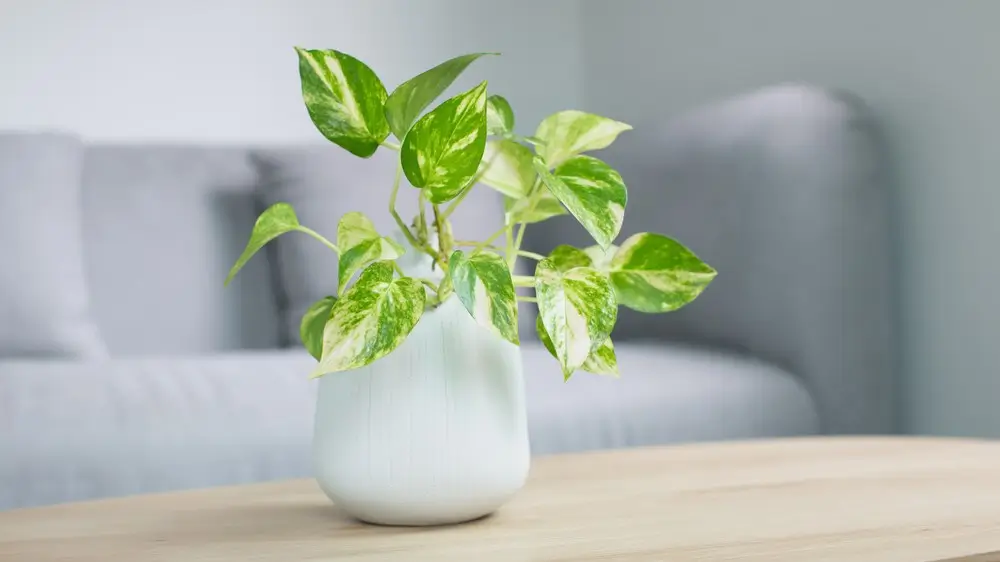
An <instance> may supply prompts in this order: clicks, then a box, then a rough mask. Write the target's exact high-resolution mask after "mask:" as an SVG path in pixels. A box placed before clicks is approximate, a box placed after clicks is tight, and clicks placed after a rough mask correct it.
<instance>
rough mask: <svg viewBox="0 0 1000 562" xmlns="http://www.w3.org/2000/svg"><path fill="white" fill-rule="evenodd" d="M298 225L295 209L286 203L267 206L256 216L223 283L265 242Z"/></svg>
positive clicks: (294, 228) (234, 274)
mask: <svg viewBox="0 0 1000 562" xmlns="http://www.w3.org/2000/svg"><path fill="white" fill-rule="evenodd" d="M299 226H300V225H299V219H298V217H297V216H296V215H295V209H293V208H292V206H291V205H289V204H288V203H275V204H274V205H271V206H270V207H268V208H267V210H265V211H264V212H263V213H261V214H260V216H259V217H257V222H255V223H254V225H253V231H251V232H250V240H249V241H248V242H247V245H246V248H244V249H243V253H242V254H240V257H239V258H237V260H236V263H235V264H233V267H232V268H231V269H230V270H229V275H227V276H226V283H225V284H226V285H229V282H230V281H232V280H233V277H236V274H237V273H239V271H240V269H242V268H243V266H244V265H246V263H247V262H248V261H250V258H252V257H253V255H254V254H256V253H257V252H258V251H260V249H261V248H263V247H264V245H265V244H267V243H268V242H270V241H271V240H274V239H275V238H277V237H278V236H281V235H282V234H284V233H286V232H291V231H293V230H298V228H299Z"/></svg>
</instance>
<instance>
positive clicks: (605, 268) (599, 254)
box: [583, 244, 618, 273]
mask: <svg viewBox="0 0 1000 562" xmlns="http://www.w3.org/2000/svg"><path fill="white" fill-rule="evenodd" d="M617 251H618V246H615V245H614V244H612V245H610V246H608V248H607V249H606V250H605V249H604V248H602V247H600V246H588V247H586V248H584V249H583V252H584V253H585V254H587V256H588V257H589V258H590V261H592V262H593V264H594V269H596V270H597V271H602V272H604V273H607V272H609V271H611V260H612V258H614V257H615V252H617Z"/></svg>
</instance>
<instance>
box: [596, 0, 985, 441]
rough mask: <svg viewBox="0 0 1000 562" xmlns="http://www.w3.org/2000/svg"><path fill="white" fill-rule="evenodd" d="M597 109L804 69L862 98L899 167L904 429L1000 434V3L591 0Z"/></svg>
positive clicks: (668, 110)
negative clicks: (886, 137)
mask: <svg viewBox="0 0 1000 562" xmlns="http://www.w3.org/2000/svg"><path fill="white" fill-rule="evenodd" d="M582 21H583V36H584V38H585V47H586V48H585V59H584V60H586V61H587V66H586V68H585V77H584V86H585V90H586V93H587V99H586V103H587V106H588V107H590V108H591V109H593V110H595V111H601V112H603V113H606V114H609V115H612V116H614V117H617V118H620V119H623V120H625V121H628V122H632V123H636V124H637V125H638V124H640V123H642V121H643V119H644V118H647V117H652V116H658V117H663V116H672V115H676V114H677V113H680V112H682V111H684V110H687V109H690V108H692V107H695V106H698V105H700V104H703V103H706V102H709V101H710V100H714V99H718V98H722V97H726V96H730V95H734V94H737V93H739V92H741V91H745V90H748V89H752V88H756V87H759V86H763V85H767V84H771V83H775V82H782V81H789V80H796V81H800V80H803V81H810V82H814V83H818V84H821V85H829V86H836V87H843V88H847V89H850V90H853V91H854V92H856V93H858V94H860V95H861V96H862V97H864V98H865V99H866V100H867V101H868V102H869V104H871V105H872V106H873V107H874V109H875V111H876V112H877V114H878V116H879V118H880V120H881V121H882V122H883V124H884V126H885V127H886V129H887V132H888V135H889V137H890V141H891V143H892V145H893V150H894V152H895V155H894V156H895V160H896V162H897V164H898V167H899V175H900V180H901V182H900V183H901V190H900V191H901V192H900V194H899V201H898V206H899V215H900V216H899V221H898V222H899V228H900V232H899V233H898V238H899V239H900V241H901V244H900V245H901V260H902V264H901V269H902V271H901V273H902V279H901V283H900V287H899V290H900V291H901V294H900V300H901V302H902V311H901V314H902V354H903V357H902V360H903V365H902V370H903V372H902V388H901V389H900V391H901V402H902V404H901V405H902V410H903V416H904V420H903V422H904V427H906V428H907V429H909V430H911V431H913V432H918V433H938V434H968V435H990V436H1000V406H998V405H997V403H998V400H1000V342H998V340H1000V291H998V290H997V287H998V285H1000V251H998V250H997V246H998V242H1000V219H998V215H1000V58H998V57H997V54H998V53H1000V34H998V33H997V22H1000V2H997V1H995V0H947V1H944V0H942V1H934V0H753V1H744V2H737V1H732V0H661V1H659V2H651V1H643V0H617V1H615V2H602V1H598V0H590V1H588V2H587V3H586V5H585V8H584V10H583V14H582Z"/></svg>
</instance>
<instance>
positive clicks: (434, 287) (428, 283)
mask: <svg viewBox="0 0 1000 562" xmlns="http://www.w3.org/2000/svg"><path fill="white" fill-rule="evenodd" d="M417 281H420V282H421V283H423V284H424V286H425V287H427V288H429V289H430V290H432V291H434V294H435V295H436V294H438V287H437V285H435V284H434V283H433V282H432V281H431V280H430V279H424V278H423V277H418V278H417Z"/></svg>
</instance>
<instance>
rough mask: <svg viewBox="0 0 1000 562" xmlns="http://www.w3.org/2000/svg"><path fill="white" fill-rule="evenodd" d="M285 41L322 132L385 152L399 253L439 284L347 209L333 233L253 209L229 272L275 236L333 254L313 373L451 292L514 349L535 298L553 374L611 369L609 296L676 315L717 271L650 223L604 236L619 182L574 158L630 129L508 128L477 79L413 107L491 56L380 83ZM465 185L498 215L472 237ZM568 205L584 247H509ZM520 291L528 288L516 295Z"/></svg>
mask: <svg viewBox="0 0 1000 562" xmlns="http://www.w3.org/2000/svg"><path fill="white" fill-rule="evenodd" d="M296 52H297V53H298V58H299V75H300V78H301V82H302V98H303V100H304V101H305V106H306V109H307V110H308V113H309V117H310V118H311V119H312V122H313V123H314V124H315V125H316V128H317V129H318V130H319V132H320V133H322V134H323V136H325V137H326V138H327V139H329V140H330V141H331V142H333V143H334V144H337V145H338V146H340V147H341V148H343V149H344V150H347V151H348V152H350V153H352V154H354V155H355V156H358V157H360V158H368V157H370V156H371V155H372V154H374V153H375V151H376V150H379V149H385V150H392V151H395V152H397V153H398V155H399V158H398V162H399V164H398V166H397V169H396V174H395V181H394V182H393V185H392V187H391V191H389V196H388V207H389V212H390V213H391V214H392V217H393V219H394V220H395V222H396V225H397V226H398V228H399V230H400V231H401V232H402V234H403V236H405V238H406V241H407V242H408V245H409V246H410V248H412V251H417V252H422V253H424V254H426V255H427V256H429V257H430V259H431V260H433V262H434V264H435V267H438V268H440V270H441V272H442V273H443V275H442V277H441V278H440V280H437V279H425V278H414V277H409V276H407V275H406V273H405V272H403V271H402V270H401V269H400V267H399V266H398V265H397V264H396V262H395V260H396V259H397V258H399V257H400V256H401V255H403V253H404V252H405V251H406V249H405V248H404V247H403V246H402V245H400V244H399V243H397V242H396V241H394V240H393V239H392V238H389V237H386V236H384V235H382V234H381V233H379V232H376V230H375V227H374V226H373V224H372V221H371V220H369V219H368V218H367V217H366V216H364V215H363V214H361V213H357V212H351V213H347V214H346V215H344V216H343V217H341V218H340V222H339V224H338V227H337V240H336V243H334V242H331V241H329V240H327V239H325V238H323V237H322V236H321V235H319V234H318V233H316V232H315V231H313V230H311V229H309V228H308V227H306V226H303V225H301V224H299V221H298V218H297V217H296V215H295V211H294V210H293V209H292V207H291V206H290V205H288V204H287V203H277V204H275V205H273V206H272V207H270V208H268V209H267V210H266V211H264V212H263V213H262V214H261V215H260V217H259V218H258V219H257V222H256V224H255V225H254V228H253V232H252V233H251V235H250V241H249V242H248V244H247V247H246V249H245V250H244V251H243V254H242V255H241V256H240V257H239V259H238V260H237V261H236V263H235V265H233V268H232V270H231V271H230V273H229V277H228V278H227V280H226V282H227V283H228V282H229V281H230V280H231V279H232V278H233V276H234V275H236V273H237V272H238V271H239V270H240V268H241V267H242V266H243V265H244V264H245V263H246V262H247V260H249V259H250V258H251V257H252V256H253V255H254V253H256V252H257V251H258V250H260V249H261V248H262V247H263V246H264V245H265V244H267V243H268V242H269V241H271V240H273V239H274V238H276V237H277V236H279V235H281V234H285V233H288V232H293V231H298V232H302V233H304V234H307V235H309V236H312V237H313V238H316V239H317V240H319V241H320V242H321V243H323V244H325V245H326V246H328V247H329V248H330V249H331V250H333V252H334V253H335V254H337V255H338V256H339V257H338V259H339V263H338V270H339V275H338V278H339V279H338V280H339V283H340V285H339V290H338V293H339V294H338V295H336V296H334V295H331V296H328V297H325V298H323V299H321V300H319V301H318V302H316V303H315V304H313V305H312V306H311V307H310V309H309V310H308V311H307V312H306V314H305V316H304V317H303V319H302V324H301V337H302V342H303V345H305V347H306V349H307V350H308V351H309V353H310V354H312V355H313V357H315V358H316V359H317V361H318V364H317V366H316V369H315V370H314V371H313V376H320V375H324V374H328V373H333V372H338V371H346V370H349V369H354V368H357V367H361V366H364V365H367V364H369V363H371V362H373V361H375V360H377V359H379V358H381V357H383V356H385V355H386V354H388V353H390V352H391V351H392V350H394V349H395V348H396V347H398V346H399V344H400V343H401V342H402V341H403V340H404V339H405V338H406V336H407V335H408V334H409V333H410V331H411V330H412V329H413V327H414V326H415V325H416V324H417V322H419V321H420V318H421V316H422V315H423V314H424V313H425V311H427V310H430V309H433V308H436V307H437V306H439V305H440V304H441V303H443V302H444V301H445V300H446V299H448V298H452V296H454V297H456V298H458V299H459V300H460V301H461V302H462V304H463V305H464V306H465V308H466V309H467V310H468V311H469V313H470V314H471V315H472V317H473V318H474V319H475V320H476V322H478V323H479V324H481V325H482V326H484V327H486V328H487V329H489V330H492V331H493V332H494V333H495V334H496V335H497V336H498V337H501V338H503V339H505V340H507V341H509V342H510V343H512V344H515V345H517V344H519V341H520V339H519V337H518V322H517V306H518V301H527V302H536V303H537V305H538V309H539V315H538V320H537V322H536V329H537V331H538V335H539V337H540V339H541V341H542V342H543V343H544V345H545V347H546V348H547V349H548V350H549V351H550V352H551V353H552V355H553V356H554V357H555V358H556V359H557V360H558V361H559V364H560V366H561V367H562V372H563V375H564V377H565V378H567V379H568V378H569V377H570V375H572V373H573V372H574V371H576V370H584V371H588V372H591V373H597V374H610V375H617V374H618V366H617V362H616V359H615V351H614V346H613V344H612V343H611V339H610V334H611V330H612V328H613V327H614V325H615V320H616V318H617V314H618V306H619V305H623V306H626V307H628V308H632V309H634V310H638V311H641V312H649V313H659V312H668V311H671V310H676V309H677V308H680V307H681V306H683V305H685V304H687V303H688V302H690V301H692V300H693V299H694V298H695V297H697V296H698V295H699V294H700V293H701V292H702V290H703V289H704V288H705V287H706V286H707V285H708V284H709V282H711V280H712V279H713V278H714V277H715V274H716V272H715V270H713V269H712V268H711V267H709V266H708V265H706V264H705V263H703V262H702V261H701V260H700V259H698V257H697V256H695V255H694V254H693V253H692V252H691V251H689V250H688V249H687V248H685V247H684V246H682V245H681V244H680V243H678V242H676V241H674V240H672V239H670V238H668V237H666V236H663V235H660V234H652V233H641V234H636V235H634V236H631V237H629V238H628V239H627V240H625V241H624V242H622V243H621V246H615V245H614V241H615V239H616V237H617V236H618V233H619V231H620V230H621V226H622V220H623V218H624V216H625V206H626V202H627V199H628V196H627V191H626V188H625V183H624V182H623V181H622V178H621V176H620V175H619V174H618V172H616V171H615V170H614V169H612V168H611V167H610V166H608V165H607V164H606V163H604V162H603V161H601V160H599V159H597V158H595V157H593V156H590V155H588V154H586V153H589V152H592V151H595V150H598V149H602V148H605V147H607V146H608V145H610V144H611V143H612V142H613V141H614V140H615V139H616V138H617V137H618V135H619V134H621V133H623V132H625V131H628V130H630V129H631V128H632V127H630V126H629V125H626V124H625V123H621V122H618V121H615V120H613V119H608V118H606V117H601V116H598V115H593V114H590V113H584V112H582V111H574V110H567V111H560V112H558V113H555V114H553V115H550V116H548V117H546V118H545V119H544V120H542V122H541V123H540V124H539V125H538V127H537V129H536V130H535V133H534V135H532V136H527V137H525V136H520V135H518V134H517V133H515V132H514V112H513V111H512V109H511V106H510V104H509V103H508V102H507V100H506V99H504V98H503V97H501V96H499V95H495V94H494V95H489V94H488V92H487V87H486V82H485V81H484V82H482V83H480V84H479V85H478V86H476V87H474V88H472V89H471V90H468V91H466V92H462V93H460V94H458V95H456V96H454V97H452V98H450V99H448V100H446V101H444V102H442V103H441V104H439V105H437V106H436V107H434V108H433V109H431V110H430V111H427V112H426V113H425V110H426V109H427V108H428V107H429V106H430V105H431V104H432V103H433V102H434V101H435V100H436V99H437V98H438V97H439V96H440V95H441V94H442V93H443V92H444V91H445V89H447V88H448V86H449V85H451V84H452V82H453V81H454V80H455V79H456V78H457V77H458V76H459V75H460V74H461V73H462V72H463V71H464V70H465V69H466V68H467V67H468V66H469V65H470V64H471V63H472V62H474V61H475V60H476V59H478V58H480V57H483V56H486V55H489V54H492V53H475V54H469V55H463V56H460V57H456V58H453V59H451V60H449V61H446V62H444V63H441V64H440V65H438V66H435V67H434V68H431V69H430V70H427V71H426V72H423V73H422V74H419V75H417V76H415V77H414V78H412V79H410V80H408V81H406V82H404V83H403V84H400V85H399V86H397V87H396V89H395V90H393V91H392V93H388V92H387V91H386V89H385V86H384V85H383V84H382V82H381V80H379V78H378V76H377V75H376V74H375V72H374V71H372V69H371V68H369V67H368V66H367V65H365V64H364V63H362V62H361V61H359V60H358V59H356V58H354V57H352V56H350V55H347V54H345V53H342V52H339V51H334V50H308V49H302V48H296ZM390 135H393V136H395V138H396V140H397V141H398V142H395V141H391V140H389V136H390ZM404 176H405V178H406V180H407V183H409V185H411V186H413V188H415V189H416V190H417V191H416V192H415V193H414V196H415V197H417V199H418V200H419V207H418V208H419V215H418V216H417V217H415V218H414V220H413V222H411V223H407V222H406V221H404V220H403V218H402V217H400V215H399V213H397V212H396V200H397V197H398V196H399V194H400V186H401V185H402V183H403V181H402V180H403V177H404ZM478 184H483V185H486V186H489V187H491V188H493V189H495V190H497V191H499V192H500V193H502V194H503V195H504V196H505V216H504V218H505V220H504V226H503V228H501V229H499V230H497V231H496V232H495V233H493V235H491V236H489V237H488V238H486V239H485V240H476V241H468V240H462V239H456V237H455V235H454V233H453V232H452V228H451V224H450V222H449V220H448V219H449V217H451V216H452V214H453V213H455V212H456V211H457V210H458V209H459V208H460V206H461V203H462V200H463V199H464V198H465V196H466V195H468V193H469V192H470V191H471V190H472V189H474V188H475V187H476V186H477V185H478ZM567 212H568V213H569V214H571V215H573V217H575V218H576V220H577V221H579V222H580V224H581V225H583V227H584V228H585V229H586V230H587V232H589V233H590V235H591V236H592V237H593V239H594V241H595V242H597V244H596V245H594V246H591V247H589V248H582V249H581V248H573V247H571V246H566V245H563V246H559V247H557V248H556V249H555V250H553V251H552V253H551V254H549V255H548V256H542V255H538V254H535V253H532V252H528V251H525V250H522V249H521V242H522V240H523V239H524V231H525V229H526V228H527V227H528V225H530V224H532V223H537V222H539V221H543V220H546V219H549V218H551V217H554V216H557V215H563V214H566V213H567ZM519 257H523V258H527V259H531V260H535V261H537V265H536V266H535V274H534V275H533V276H519V275H512V274H511V272H512V271H513V270H514V266H515V264H516V262H517V260H518V258H519ZM359 272H360V274H359V275H357V280H356V281H354V283H353V284H352V283H351V280H352V279H353V278H354V277H355V275H356V274H358V273H359ZM518 288H530V289H533V290H534V293H535V294H534V297H532V296H528V295H518V294H517V289H518Z"/></svg>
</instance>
